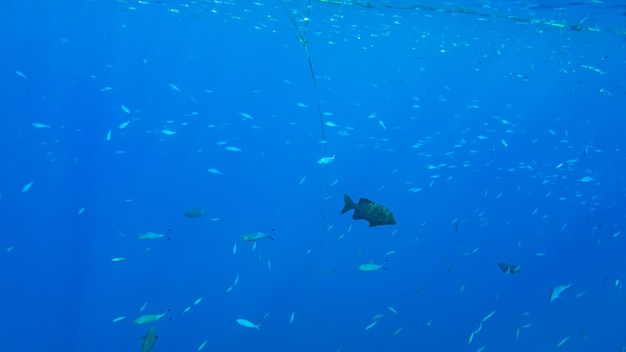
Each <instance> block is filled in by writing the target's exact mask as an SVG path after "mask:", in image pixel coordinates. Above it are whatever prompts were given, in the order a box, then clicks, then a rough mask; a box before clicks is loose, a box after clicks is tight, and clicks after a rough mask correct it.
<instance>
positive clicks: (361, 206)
mask: <svg viewBox="0 0 626 352" xmlns="http://www.w3.org/2000/svg"><path fill="white" fill-rule="evenodd" d="M343 201H344V203H345V205H344V206H343V210H341V214H343V213H345V212H347V211H348V210H351V209H354V215H352V218H353V219H354V220H361V219H363V220H367V222H369V224H370V227H374V226H378V225H395V224H396V219H395V218H394V217H393V214H392V213H391V211H389V209H387V208H385V207H384V206H382V205H380V204H378V203H376V202H372V201H371V200H369V199H365V198H361V199H359V202H358V203H354V202H353V201H352V199H351V198H350V196H349V195H347V194H344V195H343Z"/></svg>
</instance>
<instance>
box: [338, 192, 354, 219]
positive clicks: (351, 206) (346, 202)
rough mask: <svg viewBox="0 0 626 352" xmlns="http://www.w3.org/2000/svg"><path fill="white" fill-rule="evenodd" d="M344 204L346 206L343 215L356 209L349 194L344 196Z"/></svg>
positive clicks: (342, 211)
mask: <svg viewBox="0 0 626 352" xmlns="http://www.w3.org/2000/svg"><path fill="white" fill-rule="evenodd" d="M343 202H344V206H343V209H342V210H341V214H343V213H345V212H347V211H348V210H350V209H354V202H353V201H352V198H350V196H349V195H347V194H344V195H343Z"/></svg>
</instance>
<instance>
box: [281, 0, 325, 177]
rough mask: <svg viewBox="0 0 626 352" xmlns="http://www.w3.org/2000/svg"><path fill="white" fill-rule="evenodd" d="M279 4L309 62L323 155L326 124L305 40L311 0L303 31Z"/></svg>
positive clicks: (285, 8) (284, 7)
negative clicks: (294, 30)
mask: <svg viewBox="0 0 626 352" xmlns="http://www.w3.org/2000/svg"><path fill="white" fill-rule="evenodd" d="M279 2H280V5H281V6H282V7H283V10H285V12H286V13H287V16H288V17H289V21H291V24H292V25H293V27H294V28H295V29H296V33H298V41H300V43H302V46H303V47H304V52H305V53H306V59H307V62H308V64H309V71H310V72H311V79H312V81H313V90H314V91H315V102H316V105H317V112H318V114H319V120H320V128H321V131H322V148H323V149H324V156H328V150H327V147H326V142H327V141H326V128H325V126H326V124H325V123H324V113H323V112H322V104H321V102H320V93H319V89H318V87H317V78H316V76H315V70H314V69H313V61H312V60H311V54H310V52H309V46H308V41H307V40H306V35H307V33H308V31H309V18H310V17H309V16H310V15H311V0H308V4H307V14H306V17H305V21H304V23H305V25H304V31H301V30H300V27H298V24H297V23H296V20H295V19H294V18H293V16H291V13H290V12H289V9H287V7H286V6H285V3H283V1H282V0H279ZM326 173H327V175H326V176H327V179H328V168H326ZM327 186H328V185H327Z"/></svg>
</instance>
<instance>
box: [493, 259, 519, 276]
mask: <svg viewBox="0 0 626 352" xmlns="http://www.w3.org/2000/svg"><path fill="white" fill-rule="evenodd" d="M498 266H499V267H500V269H501V270H502V272H503V273H505V274H517V273H518V272H519V269H520V266H519V265H515V264H509V263H504V262H500V263H498Z"/></svg>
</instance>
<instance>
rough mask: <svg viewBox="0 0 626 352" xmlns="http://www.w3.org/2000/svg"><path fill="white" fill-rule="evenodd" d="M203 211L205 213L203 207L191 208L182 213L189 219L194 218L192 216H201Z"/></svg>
mask: <svg viewBox="0 0 626 352" xmlns="http://www.w3.org/2000/svg"><path fill="white" fill-rule="evenodd" d="M204 213H206V212H205V211H204V209H198V208H193V209H189V210H187V211H186V212H185V214H184V215H185V216H186V217H188V218H190V219H194V218H200V217H202V215H204Z"/></svg>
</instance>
